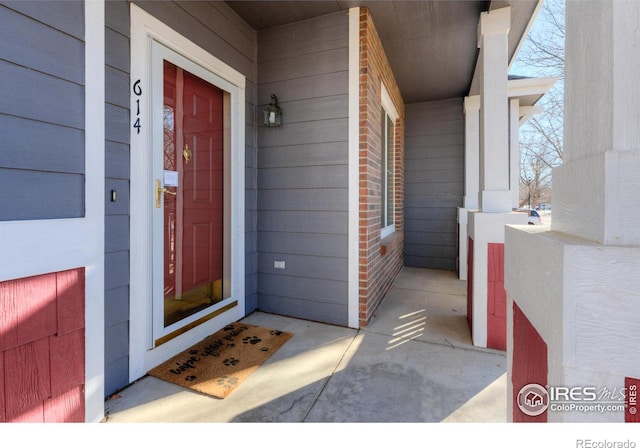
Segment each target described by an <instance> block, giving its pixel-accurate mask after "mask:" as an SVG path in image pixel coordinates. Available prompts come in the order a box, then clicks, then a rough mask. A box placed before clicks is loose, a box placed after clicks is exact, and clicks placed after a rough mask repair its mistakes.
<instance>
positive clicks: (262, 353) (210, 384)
mask: <svg viewBox="0 0 640 448" xmlns="http://www.w3.org/2000/svg"><path fill="white" fill-rule="evenodd" d="M291 336H293V335H292V334H291V333H287V332H284V331H279V330H272V329H270V328H264V327H258V326H255V325H249V324H244V323H238V322H234V323H232V324H229V325H227V326H226V327H224V328H223V329H222V330H220V331H218V332H216V333H214V334H212V335H211V336H209V337H207V338H206V339H204V340H202V341H201V342H199V343H197V344H196V345H194V346H193V347H191V348H189V349H187V350H185V351H184V352H182V353H179V354H178V355H176V356H174V357H173V358H171V359H170V360H168V361H166V362H164V363H163V364H160V365H159V366H157V367H155V368H154V369H152V370H151V371H149V375H151V376H154V377H156V378H160V379H161V380H165V381H169V382H171V383H175V384H177V385H179V386H182V387H186V388H189V389H193V390H195V391H198V392H201V393H203V394H206V395H210V396H213V397H217V398H225V397H227V396H228V395H229V394H230V393H231V392H233V391H234V390H235V389H236V388H237V387H238V386H239V385H240V384H241V383H242V382H243V381H244V380H246V379H247V378H248V377H249V375H251V374H252V373H253V372H254V371H255V370H256V369H257V368H258V367H260V365H261V364H262V363H264V362H265V361H266V360H267V359H269V357H270V356H271V355H273V354H274V353H275V352H276V351H277V350H278V349H279V348H280V347H282V345H283V344H284V343H285V342H287V341H288V340H289V339H290V338H291Z"/></svg>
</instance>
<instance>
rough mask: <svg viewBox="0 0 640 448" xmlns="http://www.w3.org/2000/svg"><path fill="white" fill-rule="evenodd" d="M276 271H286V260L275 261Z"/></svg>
mask: <svg viewBox="0 0 640 448" xmlns="http://www.w3.org/2000/svg"><path fill="white" fill-rule="evenodd" d="M273 268H274V269H284V260H273Z"/></svg>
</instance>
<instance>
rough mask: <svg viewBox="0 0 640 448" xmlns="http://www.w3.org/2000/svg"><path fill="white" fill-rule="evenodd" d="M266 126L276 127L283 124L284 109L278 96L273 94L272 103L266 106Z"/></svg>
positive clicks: (264, 111) (264, 112)
mask: <svg viewBox="0 0 640 448" xmlns="http://www.w3.org/2000/svg"><path fill="white" fill-rule="evenodd" d="M262 112H263V114H264V126H265V127H267V128H275V127H278V126H281V125H282V109H280V106H278V97H277V96H275V95H271V104H269V105H268V106H267V107H265V108H264V110H263V111H262Z"/></svg>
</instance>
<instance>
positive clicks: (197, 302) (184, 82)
mask: <svg viewBox="0 0 640 448" xmlns="http://www.w3.org/2000/svg"><path fill="white" fill-rule="evenodd" d="M163 114H164V117H163V123H164V125H163V130H164V137H163V138H164V156H163V165H164V173H163V177H164V178H163V179H162V186H163V189H162V191H163V197H164V326H165V327H168V326H170V325H172V324H175V323H176V322H179V321H180V320H182V319H185V318H187V317H189V316H191V315H193V314H195V313H198V312H200V311H202V310H203V309H205V308H207V307H209V306H211V305H213V304H215V303H218V302H220V301H221V300H222V299H223V298H224V297H223V293H222V291H223V290H224V288H223V285H222V281H223V280H222V279H223V246H224V142H223V134H224V92H223V91H222V90H221V89H219V88H218V87H216V86H214V85H212V84H210V83H208V82H206V81H204V80H203V79H201V78H199V77H197V76H195V75H193V74H191V73H189V72H187V71H186V70H183V69H182V68H180V67H178V66H176V65H174V64H172V63H170V62H168V61H166V60H165V61H164V109H163Z"/></svg>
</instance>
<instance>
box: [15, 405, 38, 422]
mask: <svg viewBox="0 0 640 448" xmlns="http://www.w3.org/2000/svg"><path fill="white" fill-rule="evenodd" d="M7 422H8V423H44V405H43V403H36V404H34V405H33V406H32V407H30V408H29V409H25V410H23V411H22V412H21V413H20V414H19V415H16V416H13V417H11V418H9V419H7Z"/></svg>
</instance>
